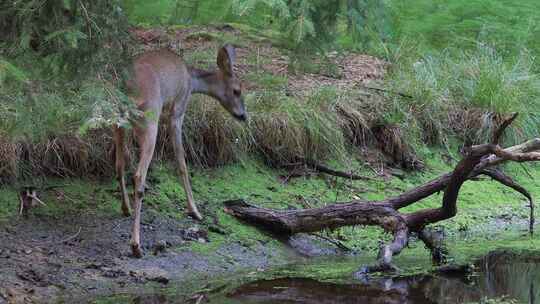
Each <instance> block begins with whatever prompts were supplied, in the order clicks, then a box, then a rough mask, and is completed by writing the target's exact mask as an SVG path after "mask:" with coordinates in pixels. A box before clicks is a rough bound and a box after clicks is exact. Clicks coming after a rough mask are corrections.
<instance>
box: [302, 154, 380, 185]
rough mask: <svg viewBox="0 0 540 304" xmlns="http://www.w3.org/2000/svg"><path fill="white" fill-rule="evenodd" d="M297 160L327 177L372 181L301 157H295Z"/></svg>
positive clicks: (366, 177)
mask: <svg viewBox="0 0 540 304" xmlns="http://www.w3.org/2000/svg"><path fill="white" fill-rule="evenodd" d="M297 159H298V160H299V161H301V162H302V163H304V164H306V165H308V166H310V167H312V168H313V169H315V170H317V171H319V172H322V173H326V174H329V175H333V176H337V177H343V178H348V179H352V180H374V178H372V177H368V176H361V175H356V174H352V173H347V172H343V171H337V170H334V169H331V168H328V167H327V166H325V165H323V164H321V163H319V162H317V161H314V160H309V159H305V158H302V157H297Z"/></svg>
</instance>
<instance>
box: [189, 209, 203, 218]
mask: <svg viewBox="0 0 540 304" xmlns="http://www.w3.org/2000/svg"><path fill="white" fill-rule="evenodd" d="M186 214H187V215H188V216H190V217H192V218H193V219H194V220H197V221H202V219H203V217H202V215H201V214H200V213H199V211H197V210H195V211H188V212H187V213H186Z"/></svg>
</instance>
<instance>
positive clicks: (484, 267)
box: [115, 252, 540, 304]
mask: <svg viewBox="0 0 540 304" xmlns="http://www.w3.org/2000/svg"><path fill="white" fill-rule="evenodd" d="M476 265H477V272H475V273H474V274H469V275H466V274H463V273H457V274H456V273H454V274H453V275H451V274H438V275H417V276H409V277H398V278H377V279H371V280H369V281H368V282H367V283H363V282H360V281H354V280H351V282H350V283H349V284H334V283H328V282H319V281H316V280H311V279H305V278H284V279H275V280H267V281H265V280H263V281H258V282H252V283H249V284H246V285H244V286H241V287H239V288H237V289H236V290H234V291H232V292H230V293H229V294H227V295H215V294H214V295H208V296H209V298H210V299H209V300H208V299H207V298H204V299H203V298H200V299H199V298H197V297H194V298H191V299H186V298H183V297H180V296H175V295H174V294H171V293H170V291H169V292H168V293H167V295H165V294H159V293H158V294H153V295H143V296H137V297H135V298H130V299H129V300H128V301H127V302H123V303H135V304H176V303H208V302H210V303H216V304H274V303H276V304H277V303H280V304H281V303H284V304H287V303H302V304H307V303H317V304H334V303H336V304H337V303H343V304H347V303H364V304H382V303H384V304H393V303H399V304H407V303H414V304H429V303H440V304H450V303H451V304H455V303H468V302H478V301H480V300H482V299H483V298H486V297H487V298H500V297H503V296H507V297H508V298H513V299H516V300H518V302H519V303H528V304H535V303H536V304H540V300H539V299H540V256H529V257H522V256H521V257H518V256H516V255H513V254H509V253H504V252H503V253H501V252H499V253H492V254H490V255H488V256H486V257H485V258H483V259H482V260H480V261H478V262H477V263H476ZM115 303H118V302H117V301H115Z"/></svg>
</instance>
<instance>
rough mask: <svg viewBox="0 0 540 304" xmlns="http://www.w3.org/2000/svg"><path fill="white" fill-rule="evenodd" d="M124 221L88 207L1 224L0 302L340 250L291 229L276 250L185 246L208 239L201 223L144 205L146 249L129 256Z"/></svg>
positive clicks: (104, 291) (133, 285)
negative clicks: (81, 211)
mask: <svg viewBox="0 0 540 304" xmlns="http://www.w3.org/2000/svg"><path fill="white" fill-rule="evenodd" d="M130 225H131V219H130V218H124V217H121V216H120V215H118V216H110V217H105V216H103V215H99V216H98V215H95V214H85V215H80V214H78V215H73V216H66V217H62V218H52V217H50V216H44V215H41V216H31V217H29V218H22V217H21V218H16V219H13V220H12V221H10V222H9V223H3V224H1V225H0V273H1V276H0V303H55V302H58V301H62V302H65V303H75V302H76V303H84V302H87V301H88V299H91V298H93V297H95V296H98V295H100V296H102V295H109V294H118V293H122V292H129V291H133V290H137V289H140V288H142V287H145V286H148V285H152V284H153V285H158V286H167V284H169V282H171V281H183V280H187V279H189V278H191V277H196V278H197V279H198V280H203V281H204V278H205V277H210V276H215V275H217V274H224V273H234V272H237V271H240V270H243V269H255V270H257V269H259V270H261V269H264V268H266V267H269V266H275V265H278V264H280V263H281V264H283V263H290V262H294V261H295V259H298V260H302V259H304V257H305V256H314V255H322V254H332V255H335V254H340V251H339V249H336V248H333V247H334V245H332V244H328V243H325V242H324V241H323V240H317V239H316V238H314V237H311V236H305V237H302V236H299V237H295V238H294V242H291V247H290V248H287V246H283V248H282V249H281V248H280V249H279V250H276V248H275V246H274V247H270V246H267V245H266V244H264V243H263V242H262V241H261V242H258V243H256V244H250V245H249V246H247V245H245V244H240V243H238V242H232V243H227V244H222V245H221V246H219V247H218V249H217V250H216V251H215V252H208V253H200V252H195V251H193V250H191V249H190V246H191V245H192V244H194V242H212V239H211V237H210V238H209V237H208V232H207V230H206V227H205V226H202V225H200V224H199V223H197V222H194V221H192V220H189V219H186V220H183V221H178V220H173V219H170V218H167V217H165V216H162V215H158V214H157V213H155V212H153V211H151V210H149V211H148V212H144V213H143V220H142V230H143V231H142V236H143V241H142V242H143V249H144V250H145V256H144V257H143V258H142V259H135V258H133V257H131V253H130V250H129V246H128V244H129V231H130ZM296 244H300V245H296ZM294 247H298V249H299V250H295V249H293V248H294Z"/></svg>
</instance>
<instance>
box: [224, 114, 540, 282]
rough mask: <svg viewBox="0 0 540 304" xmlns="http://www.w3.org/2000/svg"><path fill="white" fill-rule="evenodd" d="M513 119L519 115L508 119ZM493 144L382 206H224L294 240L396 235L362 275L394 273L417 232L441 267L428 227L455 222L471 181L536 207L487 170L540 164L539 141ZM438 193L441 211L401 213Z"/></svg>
mask: <svg viewBox="0 0 540 304" xmlns="http://www.w3.org/2000/svg"><path fill="white" fill-rule="evenodd" d="M514 118H515V116H513V117H511V118H509V120H510V119H511V120H513V119H514ZM510 122H511V121H510ZM509 124H510V123H506V122H505V123H503V124H502V127H501V128H506V127H507V126H508V125H509ZM501 132H502V131H501V130H498V131H496V132H495V140H494V142H495V143H496V141H498V137H500V135H501ZM495 143H491V144H484V145H478V146H472V147H468V148H466V149H465V150H466V151H465V152H464V157H463V159H462V160H461V161H460V162H459V163H458V164H457V165H456V167H455V169H454V171H453V172H451V173H447V174H444V175H442V176H440V177H439V178H436V179H434V180H432V181H430V182H427V183H426V184H424V185H421V186H419V187H417V188H414V189H412V190H409V191H407V192H405V193H402V194H400V195H398V196H395V197H391V198H388V199H385V200H381V201H359V200H353V201H350V202H343V203H336V204H330V205H327V206H325V207H322V208H312V209H302V210H274V209H268V208H260V207H257V206H254V205H251V204H249V203H247V202H245V201H243V200H235V201H227V202H225V206H226V208H225V210H226V212H228V213H230V214H232V215H234V216H236V217H237V218H240V219H243V220H245V221H247V222H250V223H252V224H255V225H258V226H261V227H263V228H265V229H268V230H271V231H273V232H274V233H278V234H287V235H290V234H295V233H299V232H314V231H319V230H322V229H334V228H338V227H342V226H351V225H369V226H379V227H381V228H383V229H384V230H385V231H387V232H389V233H392V234H393V235H394V239H393V241H392V242H391V243H390V244H387V245H382V246H381V247H380V248H379V256H378V259H377V263H376V264H375V265H373V266H367V267H364V268H363V269H362V270H361V272H372V271H388V270H394V269H395V267H394V266H393V265H392V256H394V255H397V254H399V253H400V252H401V250H402V249H403V248H404V247H405V246H406V245H407V242H408V239H409V235H410V233H413V232H414V233H418V234H419V236H420V239H421V240H422V241H424V243H425V244H426V246H427V247H428V249H430V250H431V251H432V256H433V257H434V260H435V259H439V262H441V260H442V258H443V257H442V256H441V255H445V254H446V249H445V248H444V247H443V246H442V243H441V240H440V239H437V237H436V235H434V234H433V233H429V232H428V231H427V230H426V226H427V225H429V224H432V223H436V222H439V221H442V220H446V219H449V218H452V217H454V216H455V215H456V214H457V199H458V195H459V190H460V189H461V186H462V185H463V183H464V182H465V181H467V180H468V179H470V178H473V177H475V176H478V175H480V174H485V175H488V176H490V177H492V178H493V179H495V180H496V181H499V182H501V183H502V184H504V185H506V186H508V187H511V188H512V189H514V190H516V191H518V192H520V193H521V194H523V195H524V196H526V197H527V199H528V200H529V201H530V202H531V206H532V197H531V196H530V194H529V192H528V191H527V190H525V189H524V188H523V187H521V186H520V185H518V184H517V183H516V182H514V181H513V180H512V179H511V178H509V177H508V176H506V175H505V174H503V173H501V172H500V171H493V170H487V169H488V168H490V167H493V166H496V165H499V164H501V163H503V162H506V161H516V162H527V161H540V152H539V151H540V138H537V139H533V140H530V141H528V142H525V143H523V144H520V145H517V146H513V147H509V148H507V149H502V148H501V147H499V146H498V145H497V144H495ZM439 191H444V196H443V200H442V205H441V207H439V208H430V209H424V210H419V211H416V212H412V213H401V212H399V209H401V208H404V207H406V206H409V205H411V204H413V203H415V202H417V201H419V200H421V199H423V198H426V197H428V196H430V195H432V194H434V193H437V192H439Z"/></svg>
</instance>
